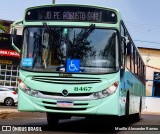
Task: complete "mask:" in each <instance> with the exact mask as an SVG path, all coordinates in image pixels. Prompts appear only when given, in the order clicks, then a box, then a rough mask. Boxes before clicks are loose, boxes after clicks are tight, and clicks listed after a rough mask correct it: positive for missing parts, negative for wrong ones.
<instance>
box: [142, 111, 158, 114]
mask: <svg viewBox="0 0 160 134" xmlns="http://www.w3.org/2000/svg"><path fill="white" fill-rule="evenodd" d="M142 114H145V115H146V114H150V115H160V112H149V111H143V112H142Z"/></svg>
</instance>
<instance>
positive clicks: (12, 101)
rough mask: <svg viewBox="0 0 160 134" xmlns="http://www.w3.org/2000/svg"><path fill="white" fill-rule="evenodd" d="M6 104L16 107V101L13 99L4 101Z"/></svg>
mask: <svg viewBox="0 0 160 134" xmlns="http://www.w3.org/2000/svg"><path fill="white" fill-rule="evenodd" d="M4 104H5V105H6V106H13V105H14V100H13V99H12V98H10V97H9V98H6V99H5V100H4Z"/></svg>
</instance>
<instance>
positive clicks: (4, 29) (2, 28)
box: [0, 22, 9, 33]
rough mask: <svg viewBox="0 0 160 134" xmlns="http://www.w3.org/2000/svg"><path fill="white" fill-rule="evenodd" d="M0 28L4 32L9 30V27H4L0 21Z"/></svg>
mask: <svg viewBox="0 0 160 134" xmlns="http://www.w3.org/2000/svg"><path fill="white" fill-rule="evenodd" d="M0 30H2V31H4V32H6V33H7V32H9V28H8V27H6V26H4V25H3V24H2V22H0Z"/></svg>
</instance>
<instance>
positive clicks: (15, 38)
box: [11, 28, 21, 53]
mask: <svg viewBox="0 0 160 134" xmlns="http://www.w3.org/2000/svg"><path fill="white" fill-rule="evenodd" d="M11 40H12V47H13V48H14V49H15V50H16V51H17V52H18V53H20V52H21V50H20V49H19V48H18V47H17V46H16V42H17V29H15V28H13V29H12V36H11Z"/></svg>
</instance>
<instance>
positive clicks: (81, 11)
mask: <svg viewBox="0 0 160 134" xmlns="http://www.w3.org/2000/svg"><path fill="white" fill-rule="evenodd" d="M25 21H75V22H76V21H77V22H79V21H82V22H83V21H84V22H87V21H88V22H92V21H93V22H105V23H116V22H117V15H116V13H115V12H114V11H111V10H107V9H106V10H104V9H99V8H94V7H80V6H74V7H73V6H52V7H51V6H49V7H38V8H30V9H28V10H27V11H26V14H25Z"/></svg>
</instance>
